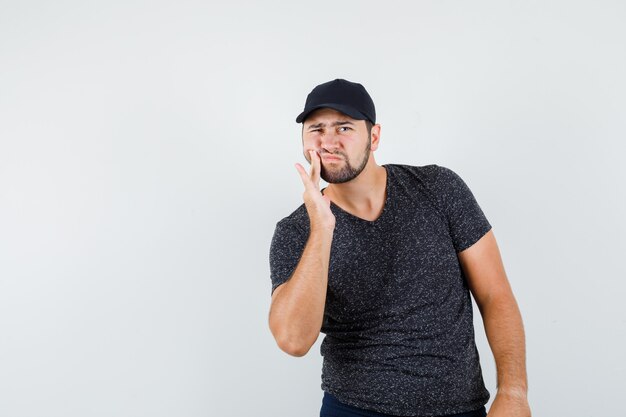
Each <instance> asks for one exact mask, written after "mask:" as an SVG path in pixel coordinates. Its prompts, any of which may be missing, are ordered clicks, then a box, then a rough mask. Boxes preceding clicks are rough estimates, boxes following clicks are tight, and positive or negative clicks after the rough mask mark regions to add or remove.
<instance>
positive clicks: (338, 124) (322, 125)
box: [308, 120, 354, 130]
mask: <svg viewBox="0 0 626 417" xmlns="http://www.w3.org/2000/svg"><path fill="white" fill-rule="evenodd" d="M341 125H352V126H354V123H352V122H351V121H349V120H344V121H338V122H335V123H333V124H332V125H331V126H341ZM325 126H326V124H325V123H317V124H314V125H311V126H309V127H308V129H309V130H310V129H317V128H318V127H325Z"/></svg>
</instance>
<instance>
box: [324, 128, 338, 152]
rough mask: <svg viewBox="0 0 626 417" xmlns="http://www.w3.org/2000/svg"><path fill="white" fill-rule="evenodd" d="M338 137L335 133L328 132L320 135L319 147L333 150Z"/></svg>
mask: <svg viewBox="0 0 626 417" xmlns="http://www.w3.org/2000/svg"><path fill="white" fill-rule="evenodd" d="M338 136H339V135H337V134H336V132H334V131H332V130H328V131H326V132H322V134H321V135H320V145H321V147H322V148H326V149H328V148H329V147H330V148H333V147H335V146H336V145H337V139H338Z"/></svg>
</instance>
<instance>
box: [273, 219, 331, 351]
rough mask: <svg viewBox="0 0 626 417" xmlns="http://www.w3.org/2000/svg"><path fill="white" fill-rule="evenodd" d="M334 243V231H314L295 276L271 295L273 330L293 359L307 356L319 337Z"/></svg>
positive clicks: (280, 344)
mask: <svg viewBox="0 0 626 417" xmlns="http://www.w3.org/2000/svg"><path fill="white" fill-rule="evenodd" d="M332 240H333V231H332V230H326V229H325V230H318V229H312V230H311V233H310V235H309V238H308V240H307V243H306V246H305V247H304V251H303V252H302V257H301V258H300V261H299V262H298V266H297V267H296V269H295V271H294V273H293V275H292V276H291V278H290V279H288V280H287V281H286V282H285V283H284V284H281V285H280V286H278V287H276V289H275V290H274V293H273V294H272V303H271V305H270V313H269V325H270V330H271V331H272V334H273V335H274V339H276V341H277V343H278V345H279V347H280V348H281V349H282V350H283V351H285V352H286V353H288V354H290V355H292V356H304V355H306V353H307V352H308V351H309V349H310V348H311V346H313V344H314V343H315V341H316V340H317V338H318V337H319V334H320V329H321V327H322V322H323V320H324V307H325V306H326V290H327V288H328V266H329V260H330V248H331V244H332Z"/></svg>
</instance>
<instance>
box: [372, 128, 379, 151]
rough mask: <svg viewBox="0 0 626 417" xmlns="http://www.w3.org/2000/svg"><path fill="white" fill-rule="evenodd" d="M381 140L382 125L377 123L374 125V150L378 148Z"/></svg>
mask: <svg viewBox="0 0 626 417" xmlns="http://www.w3.org/2000/svg"><path fill="white" fill-rule="evenodd" d="M379 141H380V125H379V124H376V125H374V126H372V150H373V151H375V150H376V149H378V144H379Z"/></svg>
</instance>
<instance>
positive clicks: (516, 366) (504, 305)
mask: <svg viewBox="0 0 626 417" xmlns="http://www.w3.org/2000/svg"><path fill="white" fill-rule="evenodd" d="M480 311H481V315H482V317H483V323H484V325H485V333H486V335H487V339H488V341H489V345H490V347H491V351H492V352H493V356H494V359H495V361H496V368H497V388H498V392H499V393H500V392H503V393H504V392H506V393H510V394H513V395H521V396H526V394H527V391H528V380H527V375H526V340H525V334H524V325H523V322H522V316H521V314H520V311H519V307H518V305H517V302H516V301H515V297H514V296H513V294H512V293H507V294H505V295H500V296H497V297H494V298H493V299H491V300H490V301H489V302H488V303H487V304H486V305H484V306H480Z"/></svg>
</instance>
